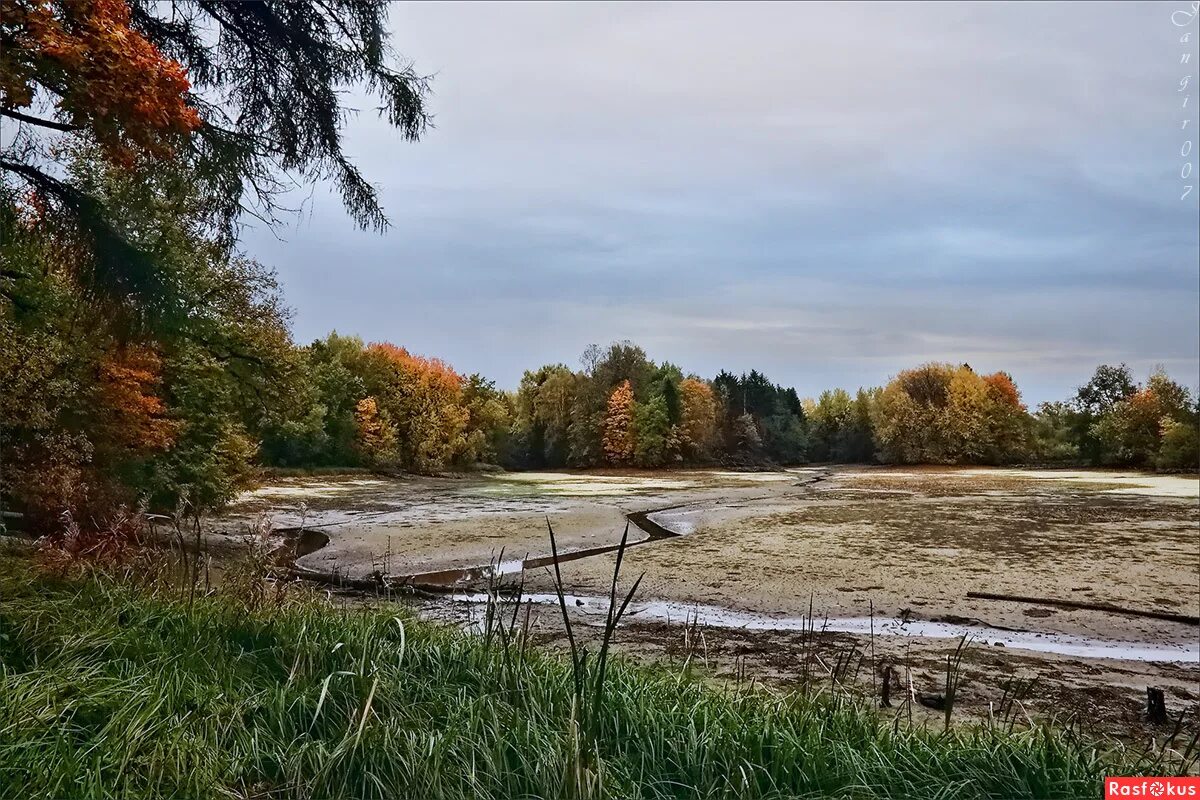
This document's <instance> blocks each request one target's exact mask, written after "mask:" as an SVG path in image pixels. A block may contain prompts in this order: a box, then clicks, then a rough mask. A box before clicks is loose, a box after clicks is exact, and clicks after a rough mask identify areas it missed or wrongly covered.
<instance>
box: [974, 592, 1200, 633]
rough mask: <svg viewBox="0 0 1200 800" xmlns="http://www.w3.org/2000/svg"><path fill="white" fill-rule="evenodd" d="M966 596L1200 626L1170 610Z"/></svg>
mask: <svg viewBox="0 0 1200 800" xmlns="http://www.w3.org/2000/svg"><path fill="white" fill-rule="evenodd" d="M967 597H968V598H970V599H973V600H1008V601H1010V602H1013V603H1033V604H1036V605H1041V606H1058V607H1059V608H1078V609H1083V610H1086V611H1105V612H1108V613H1109V614H1124V615H1125V616H1128V617H1146V618H1147V619H1162V620H1166V621H1167V622H1179V623H1182V624H1184V625H1196V626H1200V617H1195V616H1191V615H1190V614H1176V613H1173V612H1171V611H1143V610H1141V609H1136V608H1123V607H1121V606H1114V605H1113V604H1111V603H1083V602H1080V601H1078V600H1055V599H1053V598H1049V597H1023V596H1021V595H1015V594H993V593H991V592H967Z"/></svg>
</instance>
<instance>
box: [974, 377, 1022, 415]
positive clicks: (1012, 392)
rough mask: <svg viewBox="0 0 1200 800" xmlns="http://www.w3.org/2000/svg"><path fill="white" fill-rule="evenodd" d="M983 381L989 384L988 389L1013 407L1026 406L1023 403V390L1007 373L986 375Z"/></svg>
mask: <svg viewBox="0 0 1200 800" xmlns="http://www.w3.org/2000/svg"><path fill="white" fill-rule="evenodd" d="M983 382H984V383H986V384H987V387H988V390H989V391H990V392H991V393H992V394H993V395H995V396H996V397H998V398H1000V400H1001V401H1002V402H1004V403H1006V404H1007V405H1010V406H1012V407H1013V408H1024V407H1025V406H1024V404H1022V403H1021V392H1020V391H1019V390H1018V389H1017V386H1016V384H1014V383H1013V381H1012V378H1010V377H1009V376H1008V375H1007V374H1006V373H1003V372H994V373H992V374H991V375H985V376H984V377H983Z"/></svg>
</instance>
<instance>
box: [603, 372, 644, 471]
mask: <svg viewBox="0 0 1200 800" xmlns="http://www.w3.org/2000/svg"><path fill="white" fill-rule="evenodd" d="M603 444H604V455H605V456H606V457H607V458H608V460H609V461H610V462H611V463H613V464H628V463H629V462H630V461H631V460H632V459H633V451H634V448H635V446H636V442H635V441H634V437H633V387H632V386H631V385H630V383H629V381H622V382H621V384H620V385H619V386H618V387H617V388H615V389H613V391H612V394H611V395H609V397H608V408H607V410H606V412H605V415H604V443H603Z"/></svg>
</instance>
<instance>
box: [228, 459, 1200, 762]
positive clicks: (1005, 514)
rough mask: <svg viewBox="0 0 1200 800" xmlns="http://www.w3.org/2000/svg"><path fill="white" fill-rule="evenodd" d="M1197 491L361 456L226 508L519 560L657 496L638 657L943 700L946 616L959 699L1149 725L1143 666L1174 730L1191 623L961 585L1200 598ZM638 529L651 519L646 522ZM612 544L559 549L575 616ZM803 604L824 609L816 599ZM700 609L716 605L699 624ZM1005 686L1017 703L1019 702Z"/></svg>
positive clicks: (352, 569) (351, 550)
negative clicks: (334, 471)
mask: <svg viewBox="0 0 1200 800" xmlns="http://www.w3.org/2000/svg"><path fill="white" fill-rule="evenodd" d="M1198 496H1200V479H1197V478H1195V477H1179V476H1165V477H1164V476H1149V475H1138V474H1131V473H1116V472H1060V471H1024V470H986V469H904V470H901V469H884V468H847V467H835V468H820V467H816V468H805V469H798V470H791V471H788V472H781V473H729V472H720V471H687V472H675V473H669V474H663V473H646V474H615V473H586V474H584V473H569V472H564V473H522V474H494V475H479V476H472V477H469V478H442V479H438V478H419V479H417V478H414V479H411V480H385V479H377V478H370V477H364V476H361V475H360V476H353V477H347V478H344V479H342V478H329V477H322V478H313V479H302V478H295V479H287V480H283V481H279V482H277V483H276V484H272V485H268V486H266V487H264V488H263V489H260V490H258V491H257V492H254V493H251V494H249V495H247V496H244V497H243V498H242V500H241V501H240V502H239V503H238V504H237V506H236V507H235V508H234V510H233V512H232V514H231V515H230V516H229V517H227V518H226V519H224V520H222V522H221V524H222V526H224V527H225V528H226V529H227V530H232V529H236V528H239V527H244V526H246V525H247V524H248V523H249V522H251V521H252V520H253V519H255V518H256V517H258V516H259V515H262V514H267V515H270V517H271V519H272V520H273V523H274V524H275V525H277V526H294V525H296V524H299V523H301V522H303V523H304V524H305V525H306V526H308V527H316V528H318V529H319V530H321V531H323V532H324V533H325V534H327V535H328V537H329V544H328V545H327V546H325V547H323V548H321V549H319V550H317V551H316V552H313V553H311V554H309V555H306V556H304V557H303V558H301V559H300V562H299V563H300V566H302V567H306V568H308V569H319V570H323V571H336V572H339V573H341V574H348V575H359V576H361V575H367V574H370V573H371V572H375V571H379V572H383V573H385V574H389V575H397V576H400V575H412V574H417V573H423V572H429V571H433V570H442V569H448V568H451V567H453V568H460V567H468V566H475V565H479V564H487V563H488V562H489V561H495V560H497V559H498V558H499V557H500V554H501V552H502V551H503V553H504V554H505V555H504V560H505V561H509V562H510V563H512V562H511V559H513V558H516V559H521V558H523V557H524V556H526V555H533V556H537V555H544V554H546V553H547V552H548V551H549V547H548V538H547V535H546V521H547V519H549V521H550V522H551V524H553V526H554V528H555V531H556V532H557V535H558V542H559V548H560V551H561V550H565V551H571V550H579V549H584V548H591V547H597V546H603V545H609V544H613V543H615V542H616V541H617V540H618V539H619V537H620V535H621V532H622V530H623V528H624V525H625V515H626V514H628V513H630V512H635V511H645V510H649V509H661V508H665V507H670V508H669V510H665V511H661V512H659V513H657V514H653V515H651V517H650V519H651V520H652V521H653V522H656V523H658V524H660V525H662V526H663V527H664V528H665V529H668V530H669V531H671V532H674V533H677V534H680V535H679V536H677V537H675V538H670V539H665V540H659V541H651V542H646V543H644V544H640V545H638V546H635V547H633V548H632V549H630V550H629V551H628V552H627V553H626V554H625V565H624V575H625V578H626V580H625V583H626V584H628V583H629V582H631V581H632V580H633V578H635V577H636V576H638V575H643V574H644V578H643V581H642V585H641V589H640V591H639V607H637V608H635V613H633V614H632V615H631V616H630V617H629V620H628V622H627V624H626V625H624V626H623V628H622V631H621V633H620V642H621V644H620V646H621V649H622V650H623V651H624V652H626V653H627V654H629V655H631V656H633V657H636V658H643V659H651V660H661V659H667V660H668V661H670V660H673V661H674V663H675V664H676V665H682V664H683V663H684V662H685V661H688V663H690V665H691V666H692V667H693V668H700V669H707V670H708V671H709V672H710V673H712V674H714V675H716V676H717V677H718V678H729V677H733V676H736V675H742V674H744V675H745V676H746V677H747V678H748V679H750V678H752V679H757V680H763V681H767V682H769V683H772V684H779V685H794V684H796V683H797V682H799V681H802V680H803V679H805V678H806V677H807V679H809V680H810V681H811V680H819V681H823V682H824V681H828V682H829V683H830V684H831V685H832V684H833V683H835V682H837V683H840V684H843V685H844V686H846V687H853V688H852V689H851V690H853V691H876V692H878V690H879V684H880V681H881V677H880V674H881V673H882V671H883V670H884V665H885V664H891V665H893V672H892V674H893V676H894V680H895V681H896V685H895V687H894V690H893V693H892V695H893V703H900V702H903V701H904V700H905V698H906V697H908V696H909V688H908V678H909V677H911V678H912V687H913V690H914V691H915V692H916V693H917V694H919V695H924V696H925V699H926V700H930V701H933V702H935V703H936V695H938V694H943V693H944V682H945V678H944V672H945V656H946V655H947V654H948V653H950V652H952V651H953V650H954V648H955V646H956V644H957V640H956V639H954V638H950V637H951V636H955V635H958V634H959V633H961V632H968V633H969V634H970V635H971V637H972V640H973V643H972V644H971V645H970V646H969V647H968V648H967V650H966V655H965V657H964V661H963V663H964V673H963V674H964V678H963V684H962V688H961V689H960V691H959V695H958V697H959V699H958V702H957V710H956V717H959V718H961V717H962V716H968V717H975V718H986V717H987V716H988V715H989V713H991V714H992V715H994V716H1004V717H1006V718H1007V719H1008V721H1009V722H1010V723H1013V722H1014V721H1015V723H1020V724H1024V722H1023V720H1025V719H1026V718H1027V717H1029V718H1039V717H1040V718H1045V717H1048V716H1054V717H1057V718H1058V719H1060V720H1066V719H1069V718H1074V719H1076V720H1077V721H1078V724H1080V725H1082V726H1083V727H1085V728H1092V729H1096V730H1098V731H1103V732H1105V733H1109V734H1115V735H1130V734H1132V735H1133V736H1134V737H1135V739H1136V738H1137V737H1144V736H1147V735H1149V734H1150V733H1154V732H1156V730H1155V728H1154V726H1147V724H1146V723H1145V721H1144V713H1143V711H1144V704H1145V690H1146V687H1147V686H1158V687H1162V688H1164V689H1165V690H1166V692H1167V698H1168V708H1169V710H1170V711H1172V712H1173V713H1174V714H1175V715H1176V716H1178V715H1179V714H1180V713H1181V712H1184V711H1185V710H1186V711H1188V716H1187V718H1186V719H1185V720H1184V724H1183V730H1184V733H1182V734H1181V736H1187V735H1190V734H1191V733H1194V732H1195V731H1200V723H1197V719H1198V715H1200V628H1197V627H1196V626H1194V625H1187V624H1182V623H1179V622H1171V621H1166V620H1158V619H1144V618H1139V617H1131V616H1123V615H1118V614H1112V613H1107V612H1100V611H1090V610H1072V609H1064V608H1059V607H1055V606H1053V605H1042V604H1027V603H1010V602H1001V601H994V600H972V599H969V598H967V596H966V594H967V592H969V591H984V592H993V593H1007V594H1015V595H1032V596H1037V597H1048V598H1057V599H1066V600H1077V601H1090V602H1105V603H1111V604H1116V605H1119V606H1126V607H1130V608H1133V609H1140V610H1150V611H1154V610H1157V611H1165V612H1172V613H1176V614H1182V615H1191V616H1196V615H1200V508H1198V500H1197V498H1198ZM630 538H631V541H634V542H637V541H641V540H644V539H645V538H646V535H645V533H644V532H642V531H639V530H637V529H632V530H631V537H630ZM614 559H615V557H614V556H613V555H611V554H608V555H597V556H592V557H588V558H583V559H580V560H576V561H571V562H568V563H563V564H562V565H561V568H562V573H563V582H564V588H565V590H566V591H567V592H568V593H570V594H572V595H574V596H578V598H579V599H578V601H577V604H573V606H572V613H573V616H574V617H575V619H576V620H577V621H578V622H580V623H582V624H583V626H584V627H583V629H584V630H589V629H590V628H589V627H588V626H590V625H594V624H595V623H596V621H597V616H596V613H597V611H598V605H599V599H598V596H599V595H604V594H606V593H607V590H608V587H609V581H610V579H611V575H612V569H613V564H614ZM518 568H519V565H518ZM509 571H511V570H509ZM520 576H521V573H519V572H514V573H513V574H510V575H507V576H505V577H504V580H506V581H508V582H510V583H511V582H515V581H516V580H518V578H519V577H520ZM523 577H524V581H525V590H526V591H527V592H529V593H532V594H534V595H537V594H538V593H540V594H541V595H542V600H543V601H545V600H546V599H547V598H546V596H547V595H549V594H550V593H552V591H553V584H552V581H551V577H550V573H549V571H548V570H545V569H538V570H528V571H526V572H524V573H523ZM453 588H454V589H455V591H456V592H457V593H458V594H459V598H458V599H459V601H458V602H456V601H454V600H452V599H435V600H426V601H423V602H422V611H423V613H425V614H426V615H429V616H433V617H435V618H439V619H446V620H453V621H456V622H466V621H469V619H470V618H471V617H472V616H475V617H477V616H478V608H475V607H472V606H471V605H470V604H468V603H465V602H461V601H463V600H465V599H467V597H468V596H469V595H470V593H471V592H472V591H474V590H478V588H479V586H478V584H477V585H475V586H459V587H453ZM476 599H477V598H476ZM810 607H811V609H812V614H813V617H814V618H815V619H814V620H813V621H806V620H805V618H806V617H808V615H809V609H810ZM689 609H693V610H692V611H689ZM872 613H873V614H874V620H873V622H872V623H871V624H873V625H877V626H878V627H877V628H876V631H877V635H875V636H870V635H869V634H866V633H865V631H864V632H863V633H858V634H850V633H844V632H832V631H831V632H827V633H826V634H825V635H823V636H817V635H813V634H810V633H806V632H805V631H804V630H802V629H803V628H805V627H806V626H809V625H811V626H812V627H815V628H817V629H818V630H819V629H820V628H821V627H822V625H823V624H829V623H826V619H827V618H828V619H829V620H830V621H831V623H832V624H830V627H832V628H833V629H834V631H836V628H837V627H838V622H839V621H841V622H843V623H845V624H844V625H843V627H844V628H845V629H846V630H863V629H862V625H864V624H866V620H869V619H871V617H870V615H871V614H872ZM532 617H533V619H534V637H535V640H538V641H543V642H547V643H550V644H551V645H552V646H553V645H558V644H561V634H562V632H561V621H559V619H558V615H557V613H556V612H555V611H554V608H553V607H552V606H549V605H541V606H539V607H537V608H535V610H534V611H533V612H532ZM697 618H699V620H700V621H701V622H702V623H704V624H701V625H694V624H693V625H688V620H689V619H691V620H693V621H695V620H696V619H697ZM797 621H799V625H797ZM881 632H882V633H881ZM920 634H926V635H920ZM934 637H944V638H934ZM872 648H873V649H874V657H873V659H872V658H871V657H870V651H871V649H872ZM1039 651H1043V652H1039ZM1054 651H1058V652H1054ZM689 654H690V660H689V658H688V656H689ZM1110 656H1111V657H1110ZM872 663H873V664H874V670H873V669H872ZM839 664H843V668H841V669H840V668H839V666H838V665H839ZM848 664H853V665H854V666H853V667H849V666H845V665H848ZM839 671H840V674H839V675H838V676H837V677H836V678H835V677H834V676H833V675H830V673H831V672H839ZM873 675H874V677H873ZM1031 683H1032V688H1030V684H1031ZM1006 687H1007V688H1006ZM1014 689H1016V690H1017V691H1018V693H1019V695H1020V696H1019V702H1018V703H1017V704H1012V703H1010V702H1007V700H1008V699H1011V696H1012V694H1013V691H1014ZM1002 704H1003V706H1004V708H1003V709H1000V708H999V707H1000V706H1001V705H1002ZM897 707H898V708H899V706H897ZM910 711H912V713H913V718H914V721H916V722H918V723H919V722H921V721H922V720H924V721H928V722H931V724H932V723H933V722H934V721H936V720H940V719H941V714H942V712H940V711H937V710H931V709H928V708H925V707H924V706H921V705H919V704H915V705H914V704H911V703H909V704H906V705H905V706H904V707H903V709H902V710H900V711H898V713H900V714H902V715H903V716H904V718H905V719H907V716H908V714H909V712H910ZM887 713H892V712H887ZM937 724H940V722H939V723H937ZM1157 733H1159V734H1160V738H1161V737H1162V736H1165V735H1169V734H1170V733H1171V731H1170V730H1166V731H1162V730H1158V731H1157Z"/></svg>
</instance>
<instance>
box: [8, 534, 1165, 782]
mask: <svg viewBox="0 0 1200 800" xmlns="http://www.w3.org/2000/svg"><path fill="white" fill-rule="evenodd" d="M129 574H134V575H137V576H138V578H137V581H136V584H135V582H134V581H133V580H132V579H130V578H124V579H122V578H117V577H113V575H112V574H111V573H109V574H101V573H84V574H76V575H75V576H74V577H71V578H64V577H61V576H60V577H51V576H49V575H48V574H46V573H45V572H44V571H38V570H31V569H30V565H29V563H28V562H26V561H20V562H17V561H14V560H13V557H8V556H4V557H0V796H3V797H14V798H15V797H55V798H68V797H88V798H101V797H123V798H127V797H145V798H150V797H197V798H200V797H259V798H266V797H305V798H308V797H312V798H322V797H331V798H333V797H336V798H358V797H380V798H382V797H421V798H430V799H432V798H487V797H493V798H521V797H570V796H595V797H623V798H631V797H796V796H821V797H829V796H845V797H862V798H873V797H895V798H901V797H903V798H914V797H940V798H951V797H963V798H967V797H1004V798H1013V797H1092V796H1095V794H1096V792H1097V791H1098V787H1099V780H1100V777H1101V776H1102V775H1104V774H1106V773H1109V774H1112V773H1121V772H1129V771H1136V770H1138V769H1143V770H1146V769H1151V768H1152V765H1151V764H1150V763H1149V762H1145V763H1137V762H1135V760H1134V759H1132V758H1131V757H1129V756H1126V755H1117V756H1104V755H1098V754H1097V752H1096V751H1095V750H1092V749H1089V748H1088V747H1087V746H1086V745H1084V744H1082V743H1080V742H1078V741H1077V740H1076V739H1074V738H1073V737H1072V736H1070V735H1067V734H1063V733H1058V732H1053V731H1050V730H1048V729H1046V730H1031V731H1027V732H1016V733H1006V732H1002V731H1000V730H994V731H993V730H989V729H987V728H970V729H963V728H958V729H955V728H952V729H951V731H950V732H949V733H946V734H940V733H934V732H931V731H926V730H909V729H908V728H907V726H906V725H905V724H903V723H900V724H896V725H893V724H891V723H890V722H889V721H881V720H879V719H878V718H877V717H876V716H874V714H873V713H872V712H871V711H870V710H868V709H867V708H866V707H865V705H862V704H861V703H860V702H859V701H856V700H852V699H848V698H846V697H840V698H830V697H829V696H827V695H826V696H819V697H818V696H812V697H806V696H802V695H799V694H788V695H777V694H774V693H771V692H768V691H766V690H762V689H756V688H752V687H747V686H737V687H726V688H718V687H714V686H713V685H711V684H706V683H704V682H702V681H700V680H698V679H696V678H693V677H690V676H688V675H681V674H678V673H674V672H672V671H670V670H668V669H666V668H665V667H663V668H659V669H648V668H645V667H636V666H632V665H629V664H625V663H622V662H620V661H619V660H618V661H615V662H610V663H609V665H608V672H607V677H606V678H605V679H604V689H605V693H604V695H603V697H602V698H601V699H600V702H599V703H598V704H590V703H587V702H584V703H582V704H581V703H580V702H579V701H577V700H575V699H573V698H575V697H576V696H577V694H576V692H575V691H574V688H573V687H574V683H573V680H574V676H573V672H572V668H571V665H570V663H569V662H568V661H567V660H565V659H563V658H561V657H558V656H554V655H549V654H546V653H543V652H539V651H537V650H534V649H529V648H526V647H524V646H523V644H522V637H521V636H520V633H519V625H518V626H516V627H515V628H510V629H509V634H510V635H504V634H503V633H502V632H501V633H500V634H497V635H492V636H490V637H483V636H474V635H469V634H464V633H459V632H457V631H454V630H451V629H446V628H441V627H436V626H432V625H430V624H428V623H421V622H418V621H416V620H414V619H413V618H412V617H411V616H409V615H408V614H407V613H406V612H404V611H403V610H401V609H399V608H397V607H394V606H386V607H382V606H380V607H374V608H365V609H364V608H338V607H335V606H333V605H331V604H329V603H328V602H327V601H325V600H324V599H323V598H321V597H319V596H316V595H313V594H309V593H306V592H304V591H302V590H297V589H295V588H294V587H293V588H291V589H289V590H288V591H286V592H280V591H278V590H277V589H275V588H272V586H271V585H270V584H266V583H262V582H256V581H255V580H240V579H236V578H231V579H230V580H229V581H228V585H227V588H226V589H223V590H222V593H221V594H219V595H218V594H215V593H211V592H206V591H204V590H203V588H202V586H201V587H199V588H196V584H193V583H191V582H190V581H185V582H183V583H180V582H179V581H178V580H176V579H170V580H167V579H163V573H161V572H159V571H156V570H155V569H153V568H150V567H149V566H148V565H147V564H141V565H140V566H138V567H137V568H136V569H134V570H131V571H130V573H129ZM156 576H157V577H156ZM181 586H183V587H191V588H184V589H180V588H179V587H181ZM81 620H86V625H81V624H80V623H81ZM590 661H591V665H589V667H588V668H589V669H594V663H595V662H596V661H597V659H595V658H594V657H593V658H592V659H591V660H590ZM589 674H593V673H589ZM580 707H582V708H584V709H585V711H584V712H583V714H582V715H579V714H576V713H575V711H573V709H577V708H580ZM580 716H583V717H585V718H583V719H580V718H579V717H580ZM1156 766H1157V769H1158V770H1159V771H1160V772H1161V771H1163V770H1164V769H1169V768H1170V765H1168V764H1162V765H1156Z"/></svg>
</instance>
